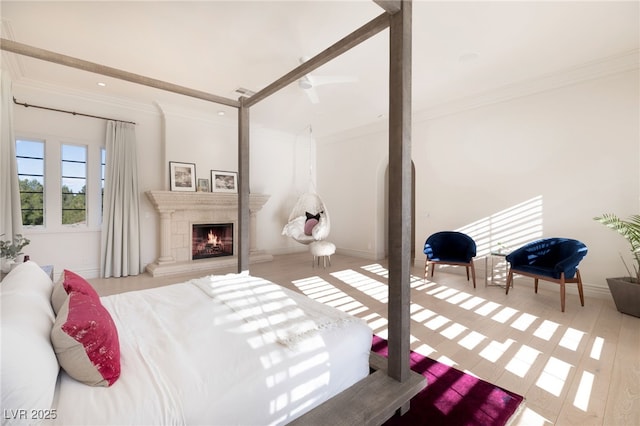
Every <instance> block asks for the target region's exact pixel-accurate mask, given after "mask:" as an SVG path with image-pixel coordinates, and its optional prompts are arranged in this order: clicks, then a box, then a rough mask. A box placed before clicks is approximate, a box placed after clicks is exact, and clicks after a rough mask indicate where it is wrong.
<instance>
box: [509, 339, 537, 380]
mask: <svg viewBox="0 0 640 426" xmlns="http://www.w3.org/2000/svg"><path fill="white" fill-rule="evenodd" d="M538 355H540V351H538V350H536V349H533V348H532V347H530V346H527V345H522V346H521V347H520V349H518V352H517V353H516V354H515V355H514V356H513V358H511V361H509V363H508V364H507V366H506V367H505V369H506V370H507V371H510V372H512V373H513V374H515V375H516V376H518V377H524V376H526V375H527V373H528V372H529V370H530V369H531V366H532V365H533V364H534V363H535V362H536V359H537V358H538Z"/></svg>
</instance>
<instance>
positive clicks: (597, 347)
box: [590, 337, 604, 360]
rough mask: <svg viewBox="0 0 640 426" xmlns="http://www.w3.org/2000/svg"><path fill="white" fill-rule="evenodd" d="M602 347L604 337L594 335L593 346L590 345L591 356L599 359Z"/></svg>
mask: <svg viewBox="0 0 640 426" xmlns="http://www.w3.org/2000/svg"><path fill="white" fill-rule="evenodd" d="M603 347H604V339H603V338H602V337H596V338H595V340H594V341H593V346H591V354H590V356H591V358H593V359H595V360H599V359H600V355H602V348H603Z"/></svg>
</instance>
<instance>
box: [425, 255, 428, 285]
mask: <svg viewBox="0 0 640 426" xmlns="http://www.w3.org/2000/svg"><path fill="white" fill-rule="evenodd" d="M428 274H429V260H428V259H425V260H424V282H425V283H426V282H427V275H428Z"/></svg>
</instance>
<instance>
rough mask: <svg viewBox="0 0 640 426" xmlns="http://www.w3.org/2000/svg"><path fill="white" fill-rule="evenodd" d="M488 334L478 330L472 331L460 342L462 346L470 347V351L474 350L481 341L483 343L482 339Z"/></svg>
mask: <svg viewBox="0 0 640 426" xmlns="http://www.w3.org/2000/svg"><path fill="white" fill-rule="evenodd" d="M486 338H487V336H485V335H483V334H480V333H478V332H477V331H471V333H469V334H467V335H466V336H464V337H463V338H462V339H461V340H460V341H459V342H458V344H459V345H460V346H462V347H463V348H466V349H469V350H470V351H472V350H473V349H475V347H476V346H478V345H479V344H480V343H482V341H483V340H484V339H486Z"/></svg>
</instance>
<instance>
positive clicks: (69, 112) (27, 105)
mask: <svg viewBox="0 0 640 426" xmlns="http://www.w3.org/2000/svg"><path fill="white" fill-rule="evenodd" d="M13 103H14V104H16V105H22V106H23V107H25V108H29V107H31V108H38V109H46V110H47V111H56V112H64V113H66V114H71V115H80V116H82V117H90V118H98V119H100V120H109V121H119V122H121V123H129V124H133V125H135V124H136V123H134V122H133V121H126V120H116V119H115V118H108V117H101V116H99V115H91V114H83V113H81V112H74V111H66V110H64V109H57V108H49V107H44V106H39V105H30V104H28V103H26V102H18V101H17V100H16V97H15V96H14V97H13Z"/></svg>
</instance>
